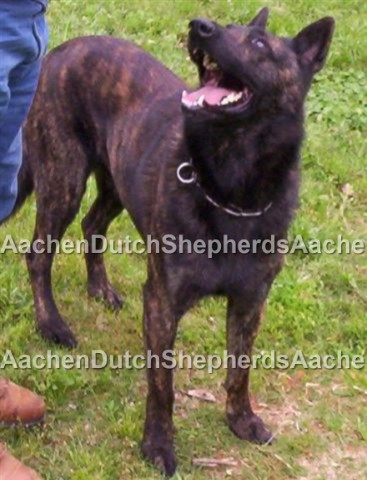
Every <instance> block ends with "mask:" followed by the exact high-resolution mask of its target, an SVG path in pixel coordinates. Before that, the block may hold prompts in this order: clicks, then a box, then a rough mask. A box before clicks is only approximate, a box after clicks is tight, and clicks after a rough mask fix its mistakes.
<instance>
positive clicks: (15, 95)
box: [0, 0, 48, 222]
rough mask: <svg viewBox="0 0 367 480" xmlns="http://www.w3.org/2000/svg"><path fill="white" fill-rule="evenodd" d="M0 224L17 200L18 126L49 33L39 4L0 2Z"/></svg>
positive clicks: (26, 108)
mask: <svg viewBox="0 0 367 480" xmlns="http://www.w3.org/2000/svg"><path fill="white" fill-rule="evenodd" d="M0 10H1V15H2V18H1V22H0V57H1V62H0V222H1V221H3V220H4V219H5V218H6V217H8V216H9V215H10V214H11V212H12V210H13V208H14V205H15V201H16V197H17V175H18V172H19V168H20V165H21V161H22V144H21V127H22V124H23V122H24V120H25V118H26V115H27V113H28V111H29V109H30V106H31V103H32V100H33V96H34V93H35V91H36V88H37V83H38V77H39V73H40V67H41V59H42V56H43V54H44V53H45V50H46V47H47V42H48V31H47V25H46V21H45V18H44V15H43V9H42V6H41V5H40V4H38V3H37V2H33V1H31V0H22V1H19V2H13V1H11V2H10V1H9V0H0Z"/></svg>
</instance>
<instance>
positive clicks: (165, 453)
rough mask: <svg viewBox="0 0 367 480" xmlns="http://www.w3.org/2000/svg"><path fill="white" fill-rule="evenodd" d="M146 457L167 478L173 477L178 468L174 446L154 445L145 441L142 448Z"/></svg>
mask: <svg viewBox="0 0 367 480" xmlns="http://www.w3.org/2000/svg"><path fill="white" fill-rule="evenodd" d="M141 450H142V452H143V455H144V457H145V458H146V459H147V460H149V461H150V462H151V463H152V464H153V465H154V466H155V467H156V468H158V470H160V471H161V472H162V473H163V474H164V475H166V476H167V477H172V476H173V475H174V473H175V471H176V468H177V461H176V456H175V453H174V450H173V446H172V445H152V443H151V442H146V441H144V442H143V443H142V446H141Z"/></svg>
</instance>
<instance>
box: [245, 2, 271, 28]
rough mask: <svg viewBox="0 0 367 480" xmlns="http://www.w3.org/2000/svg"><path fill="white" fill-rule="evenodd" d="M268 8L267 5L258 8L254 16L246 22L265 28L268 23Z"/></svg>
mask: <svg viewBox="0 0 367 480" xmlns="http://www.w3.org/2000/svg"><path fill="white" fill-rule="evenodd" d="M268 18H269V9H268V8H267V7H265V8H263V9H262V10H260V12H259V13H258V14H257V15H256V17H255V18H254V19H253V20H251V22H250V23H249V24H248V25H249V26H250V27H260V28H262V29H264V30H265V28H266V24H267V23H268Z"/></svg>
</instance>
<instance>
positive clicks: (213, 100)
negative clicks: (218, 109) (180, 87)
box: [184, 85, 231, 105]
mask: <svg viewBox="0 0 367 480" xmlns="http://www.w3.org/2000/svg"><path fill="white" fill-rule="evenodd" d="M230 93H231V90H228V89H227V88H221V87H212V86H210V85H206V86H205V87H202V88H199V90H195V91H194V92H192V93H188V94H187V95H186V96H185V97H184V99H185V100H189V101H190V102H192V103H195V102H196V101H197V100H199V98H200V97H201V96H202V95H204V97H205V102H206V103H207V104H209V105H218V103H219V102H220V101H221V100H222V98H224V97H226V96H227V95H229V94H230Z"/></svg>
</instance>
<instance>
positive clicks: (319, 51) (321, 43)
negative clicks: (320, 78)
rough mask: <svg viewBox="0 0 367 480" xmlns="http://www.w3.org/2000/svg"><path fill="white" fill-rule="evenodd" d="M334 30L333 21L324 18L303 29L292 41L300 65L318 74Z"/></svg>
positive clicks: (329, 18)
mask: <svg viewBox="0 0 367 480" xmlns="http://www.w3.org/2000/svg"><path fill="white" fill-rule="evenodd" d="M334 28H335V21H334V19H333V18H332V17H325V18H322V19H321V20H319V21H318V22H315V23H312V24H311V25H309V26H308V27H306V28H304V29H303V30H302V31H301V32H300V33H299V34H298V35H297V36H296V37H295V38H294V39H293V48H294V50H295V52H296V53H297V55H298V57H299V59H300V61H301V63H302V64H303V65H305V66H306V67H308V68H310V69H311V72H312V73H316V72H319V71H320V70H321V69H322V67H323V66H324V63H325V60H326V57H327V54H328V51H329V46H330V42H331V39H332V36H333V33H334Z"/></svg>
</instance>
